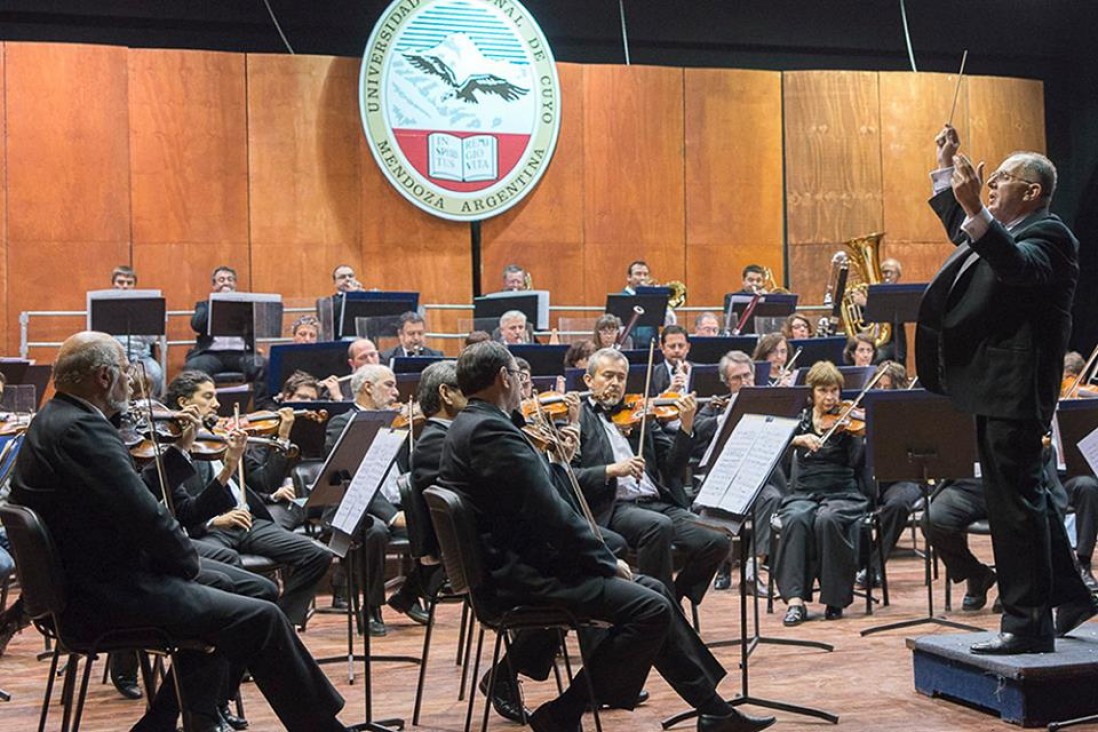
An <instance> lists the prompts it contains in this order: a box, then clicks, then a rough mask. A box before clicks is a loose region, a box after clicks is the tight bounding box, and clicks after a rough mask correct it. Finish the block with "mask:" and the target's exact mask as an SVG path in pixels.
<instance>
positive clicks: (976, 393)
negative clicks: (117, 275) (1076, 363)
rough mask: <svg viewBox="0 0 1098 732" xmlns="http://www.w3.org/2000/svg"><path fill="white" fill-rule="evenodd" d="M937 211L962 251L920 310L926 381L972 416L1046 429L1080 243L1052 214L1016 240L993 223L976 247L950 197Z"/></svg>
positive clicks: (1029, 223)
mask: <svg viewBox="0 0 1098 732" xmlns="http://www.w3.org/2000/svg"><path fill="white" fill-rule="evenodd" d="M930 205H931V207H932V208H933V209H934V211H935V213H937V214H938V216H939V218H941V220H942V223H943V224H944V225H945V228H946V231H947V232H948V234H949V237H950V239H951V240H952V241H953V243H954V244H957V245H958V246H957V250H956V251H955V252H954V253H953V254H952V255H951V256H950V257H949V259H948V260H946V262H945V264H944V265H942V268H941V270H940V271H939V272H938V274H937V276H936V277H935V278H934V280H933V281H932V282H931V283H930V285H929V286H928V287H927V291H926V293H925V294H924V295H923V301H922V303H921V305H920V307H919V324H918V328H917V330H916V336H915V338H916V340H915V359H916V364H917V366H918V373H919V379H920V380H921V381H922V383H923V385H924V386H925V387H926V388H927V389H928V390H930V391H934V392H937V393H939V394H948V395H949V397H950V399H951V400H952V402H953V404H954V405H955V406H956V407H957V408H959V409H961V410H962V411H965V412H968V413H970V414H977V415H983V416H986V417H996V418H1001V419H1018V420H1024V419H1038V420H1040V421H1042V422H1043V423H1045V424H1046V425H1047V424H1048V423H1049V422H1050V421H1051V419H1052V413H1053V410H1054V409H1055V407H1056V400H1057V397H1058V396H1059V389H1060V380H1061V374H1062V371H1063V356H1064V352H1065V350H1066V349H1067V341H1068V337H1069V335H1070V334H1071V303H1072V298H1073V297H1074V295H1075V285H1076V282H1077V280H1078V278H1079V264H1078V251H1079V242H1078V241H1076V239H1075V237H1074V236H1073V235H1072V233H1071V231H1070V230H1069V229H1068V228H1067V226H1065V225H1064V223H1063V222H1062V221H1061V220H1060V219H1059V217H1057V216H1055V215H1053V214H1050V213H1049V212H1048V209H1042V210H1039V211H1036V212H1034V213H1033V214H1031V215H1030V216H1028V217H1027V218H1026V219H1025V220H1023V221H1022V222H1021V223H1019V224H1018V225H1017V226H1015V227H1014V230H1013V231H1012V232H1008V231H1007V229H1006V227H1004V226H1003V224H1001V223H999V222H998V221H993V222H992V223H991V227H990V229H989V230H988V232H987V233H986V234H985V235H984V236H983V237H981V238H980V240H979V241H977V242H972V241H969V239H968V236H967V235H966V234H965V233H964V232H963V231H962V230H961V228H960V227H961V223H962V222H963V221H964V217H965V214H964V211H963V210H962V209H961V206H960V204H958V203H957V200H956V199H955V198H954V196H953V191H952V190H946V191H943V192H942V193H939V194H938V195H936V196H934V198H932V199H931V200H930Z"/></svg>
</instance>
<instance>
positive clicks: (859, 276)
mask: <svg viewBox="0 0 1098 732" xmlns="http://www.w3.org/2000/svg"><path fill="white" fill-rule="evenodd" d="M883 238H884V233H883V232H878V233H873V234H868V235H866V236H860V237H855V238H854V239H851V240H849V241H847V242H844V243H843V248H844V249H845V250H846V252H847V253H848V260H849V263H850V279H851V282H850V286H849V287H847V288H846V293H845V294H844V295H843V306H842V318H843V329H844V330H845V331H846V334H847V336H850V337H854V334H856V333H865V334H866V335H868V336H870V337H871V338H872V339H873V344H874V345H875V346H876V347H877V348H880V347H881V346H883V345H884V344H886V343H888V342H889V341H890V340H892V325H891V324H890V323H866V322H865V320H864V319H863V318H862V315H863V312H862V306H861V305H859V304H858V303H857V302H856V301H855V299H854V296H855V294H856V293H860V294H861V299H862V300H863V301H864V298H865V295H866V293H867V292H868V290H869V286H870V285H878V284H880V283H881V282H883V281H884V277H883V276H882V275H881V239H883Z"/></svg>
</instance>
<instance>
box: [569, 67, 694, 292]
mask: <svg viewBox="0 0 1098 732" xmlns="http://www.w3.org/2000/svg"><path fill="white" fill-rule="evenodd" d="M583 99H584V101H583V104H584V156H585V158H586V159H587V160H588V164H587V165H586V166H585V169H584V196H585V199H586V205H585V207H584V232H585V246H584V269H585V271H586V273H587V282H586V285H585V287H586V294H587V300H588V301H589V302H592V303H599V302H605V299H604V298H605V295H606V293H607V292H615V291H618V290H620V289H621V288H622V286H623V285H624V282H625V270H626V266H627V265H628V264H629V262H630V261H631V260H634V259H645V260H647V262H648V264H649V266H650V268H651V270H652V274H653V276H654V277H655V278H656V279H658V280H659V281H661V282H666V281H668V280H681V279H683V278H684V277H685V276H686V266H685V265H686V263H685V252H684V249H685V206H684V200H683V184H684V170H683V168H684V166H683V106H682V100H683V70H682V69H670V68H658V67H651V66H588V67H586V68H585V69H584V95H583Z"/></svg>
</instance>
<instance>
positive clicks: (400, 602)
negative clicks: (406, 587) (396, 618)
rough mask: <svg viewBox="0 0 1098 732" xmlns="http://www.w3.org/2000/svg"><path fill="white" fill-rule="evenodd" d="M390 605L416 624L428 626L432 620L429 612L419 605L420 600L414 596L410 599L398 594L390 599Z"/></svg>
mask: <svg viewBox="0 0 1098 732" xmlns="http://www.w3.org/2000/svg"><path fill="white" fill-rule="evenodd" d="M388 605H389V607H391V608H392V609H394V610H396V611H397V612H398V613H404V614H405V615H407V616H408V617H409V618H410V619H411V620H412V622H414V623H419V624H420V625H427V621H428V620H430V617H429V616H428V614H427V611H426V610H424V609H423V606H422V605H420V604H419V598H417V597H415V596H414V595H413V596H411V597H408V596H405V595H403V594H401V593H400V592H396V593H394V594H393V596H392V597H390V598H389V602H388Z"/></svg>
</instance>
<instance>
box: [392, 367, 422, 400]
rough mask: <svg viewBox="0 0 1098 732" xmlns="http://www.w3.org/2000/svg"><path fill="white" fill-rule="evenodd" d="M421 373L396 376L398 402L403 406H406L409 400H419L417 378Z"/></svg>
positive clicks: (415, 372)
mask: <svg viewBox="0 0 1098 732" xmlns="http://www.w3.org/2000/svg"><path fill="white" fill-rule="evenodd" d="M421 373H422V372H419V371H414V372H412V373H410V374H396V380H397V393H398V394H399V395H400V401H401V402H403V403H404V404H405V405H407V404H408V400H409V399H418V398H419V397H418V393H419V377H420V374H421Z"/></svg>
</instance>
